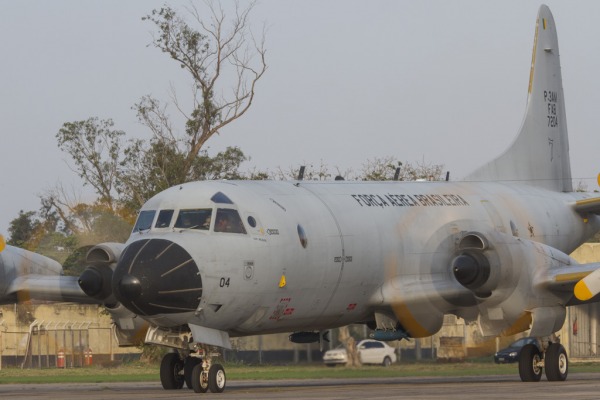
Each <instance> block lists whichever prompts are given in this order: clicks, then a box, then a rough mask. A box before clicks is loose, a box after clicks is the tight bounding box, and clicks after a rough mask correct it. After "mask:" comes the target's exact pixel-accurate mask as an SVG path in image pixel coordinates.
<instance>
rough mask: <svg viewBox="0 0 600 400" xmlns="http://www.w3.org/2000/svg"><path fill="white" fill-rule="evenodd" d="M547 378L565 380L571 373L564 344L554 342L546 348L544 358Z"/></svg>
mask: <svg viewBox="0 0 600 400" xmlns="http://www.w3.org/2000/svg"><path fill="white" fill-rule="evenodd" d="M544 366H545V367H546V378H548V380H549V381H564V380H566V379H567V374H568V373H569V359H568V358H567V352H566V350H565V348H564V347H563V345H562V344H559V343H552V344H551V345H550V346H548V350H546V356H545V358H544Z"/></svg>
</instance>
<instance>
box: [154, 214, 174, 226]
mask: <svg viewBox="0 0 600 400" xmlns="http://www.w3.org/2000/svg"><path fill="white" fill-rule="evenodd" d="M173 211H174V210H160V211H159V212H158V218H157V219H156V224H154V227H155V228H168V227H169V225H171V218H173Z"/></svg>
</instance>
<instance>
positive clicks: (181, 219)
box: [175, 208, 212, 231]
mask: <svg viewBox="0 0 600 400" xmlns="http://www.w3.org/2000/svg"><path fill="white" fill-rule="evenodd" d="M211 215H212V209H210V208H196V209H190V210H180V211H179V215H178V216H177V221H175V228H179V229H200V230H204V231H207V230H208V229H209V228H210V221H211Z"/></svg>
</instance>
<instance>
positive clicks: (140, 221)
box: [133, 210, 156, 232]
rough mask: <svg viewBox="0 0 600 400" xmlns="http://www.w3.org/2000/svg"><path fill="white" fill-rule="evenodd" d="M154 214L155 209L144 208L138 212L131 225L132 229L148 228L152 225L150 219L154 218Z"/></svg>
mask: <svg viewBox="0 0 600 400" xmlns="http://www.w3.org/2000/svg"><path fill="white" fill-rule="evenodd" d="M155 214H156V211H155V210H146V211H142V212H140V215H138V218H137V221H136V222H135V226H134V227H133V231H134V232H139V231H145V230H148V229H150V228H151V227H152V220H153V219H154V215H155Z"/></svg>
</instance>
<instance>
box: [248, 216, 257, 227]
mask: <svg viewBox="0 0 600 400" xmlns="http://www.w3.org/2000/svg"><path fill="white" fill-rule="evenodd" d="M248 225H250V226H251V227H253V228H256V219H255V218H254V217H253V216H249V217H248Z"/></svg>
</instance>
